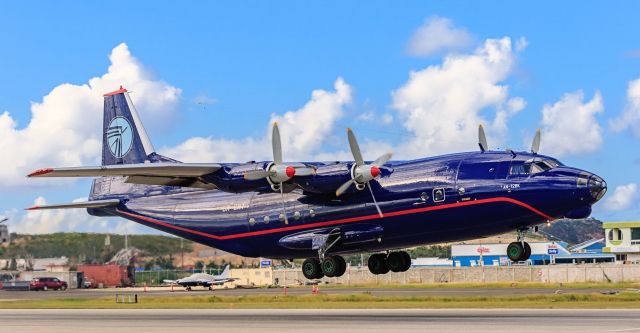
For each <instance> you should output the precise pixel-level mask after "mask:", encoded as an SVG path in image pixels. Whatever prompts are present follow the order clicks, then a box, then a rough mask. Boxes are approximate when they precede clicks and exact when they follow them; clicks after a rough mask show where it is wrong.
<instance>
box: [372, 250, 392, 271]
mask: <svg viewBox="0 0 640 333" xmlns="http://www.w3.org/2000/svg"><path fill="white" fill-rule="evenodd" d="M367 266H369V271H370V272H371V273H373V274H386V273H388V272H389V266H388V265H387V258H385V255H384V254H381V253H376V254H372V255H371V257H369V261H368V262H367Z"/></svg>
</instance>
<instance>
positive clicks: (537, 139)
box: [531, 128, 540, 154]
mask: <svg viewBox="0 0 640 333" xmlns="http://www.w3.org/2000/svg"><path fill="white" fill-rule="evenodd" d="M539 150H540V129H539V128H538V130H537V131H536V136H534V137H533V142H532V143H531V152H532V153H534V154H537V153H538V151H539Z"/></svg>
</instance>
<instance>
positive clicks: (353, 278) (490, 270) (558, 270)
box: [273, 264, 640, 285]
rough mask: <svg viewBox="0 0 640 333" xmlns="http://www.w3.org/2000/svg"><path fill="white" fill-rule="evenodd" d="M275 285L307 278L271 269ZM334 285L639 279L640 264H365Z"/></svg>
mask: <svg viewBox="0 0 640 333" xmlns="http://www.w3.org/2000/svg"><path fill="white" fill-rule="evenodd" d="M273 278H274V284H278V285H292V284H300V283H304V282H305V281H307V280H306V279H305V277H304V276H303V275H302V272H301V271H300V269H279V270H274V271H273ZM323 281H326V282H329V283H334V284H346V285H349V284H351V285H353V284H407V283H418V284H430V283H435V284H437V283H494V282H542V283H571V282H640V265H620V264H595V265H592V264H588V265H571V264H567V265H547V266H484V267H412V268H411V269H410V270H408V271H406V272H402V273H391V272H390V273H388V274H381V275H373V274H371V273H370V272H369V270H368V269H367V268H366V267H351V268H349V269H347V272H346V273H345V274H344V275H343V276H341V277H337V278H323Z"/></svg>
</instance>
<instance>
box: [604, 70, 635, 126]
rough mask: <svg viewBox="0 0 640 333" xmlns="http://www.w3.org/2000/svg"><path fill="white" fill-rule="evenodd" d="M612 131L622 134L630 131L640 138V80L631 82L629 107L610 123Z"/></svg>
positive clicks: (628, 99) (628, 92)
mask: <svg viewBox="0 0 640 333" xmlns="http://www.w3.org/2000/svg"><path fill="white" fill-rule="evenodd" d="M609 125H610V126H611V129H613V130H614V131H616V132H621V131H624V130H626V129H630V130H631V132H632V133H633V134H634V135H635V136H636V137H638V138H640V79H637V80H634V81H630V82H629V86H628V88H627V105H626V106H625V109H624V111H623V112H622V114H620V116H618V117H617V118H615V119H612V120H611V121H610V122H609Z"/></svg>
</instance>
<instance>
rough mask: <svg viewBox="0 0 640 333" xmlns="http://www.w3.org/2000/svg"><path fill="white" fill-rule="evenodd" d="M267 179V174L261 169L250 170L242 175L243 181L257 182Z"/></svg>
mask: <svg viewBox="0 0 640 333" xmlns="http://www.w3.org/2000/svg"><path fill="white" fill-rule="evenodd" d="M267 177H269V173H268V172H267V171H264V170H262V169H257V170H250V171H247V172H245V173H244V179H245V180H258V179H262V178H267Z"/></svg>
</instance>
